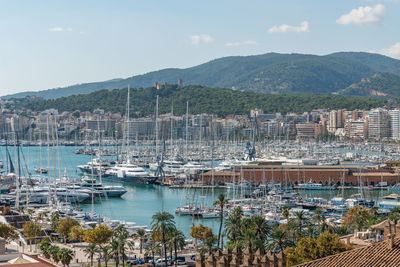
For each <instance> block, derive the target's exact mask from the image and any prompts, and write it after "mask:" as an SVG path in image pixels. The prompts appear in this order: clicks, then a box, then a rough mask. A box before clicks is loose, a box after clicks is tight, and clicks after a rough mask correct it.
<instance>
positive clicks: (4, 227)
mask: <svg viewBox="0 0 400 267" xmlns="http://www.w3.org/2000/svg"><path fill="white" fill-rule="evenodd" d="M0 237H2V238H4V239H5V240H6V241H7V242H10V241H11V240H16V239H18V233H17V231H15V228H14V227H13V226H11V225H8V224H5V223H2V222H0Z"/></svg>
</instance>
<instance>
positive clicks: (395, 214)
mask: <svg viewBox="0 0 400 267" xmlns="http://www.w3.org/2000/svg"><path fill="white" fill-rule="evenodd" d="M389 220H391V221H393V222H394V225H397V223H398V222H399V220H400V207H394V208H393V209H391V210H390V212H389ZM396 228H397V227H394V235H395V236H396Z"/></svg>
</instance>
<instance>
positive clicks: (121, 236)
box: [114, 225, 133, 267]
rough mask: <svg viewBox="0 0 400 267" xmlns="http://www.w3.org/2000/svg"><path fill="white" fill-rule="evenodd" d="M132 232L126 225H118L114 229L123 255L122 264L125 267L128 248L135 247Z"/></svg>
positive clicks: (115, 237)
mask: <svg viewBox="0 0 400 267" xmlns="http://www.w3.org/2000/svg"><path fill="white" fill-rule="evenodd" d="M130 237H131V236H130V234H129V232H128V230H127V229H126V227H125V226H124V225H120V226H118V227H117V228H116V229H115V230H114V239H115V240H116V241H117V242H118V249H119V254H120V256H122V266H123V267H125V258H126V250H127V249H128V248H133V242H132V241H131V240H130Z"/></svg>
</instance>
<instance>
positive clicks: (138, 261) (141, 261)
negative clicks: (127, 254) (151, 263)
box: [133, 258, 144, 265]
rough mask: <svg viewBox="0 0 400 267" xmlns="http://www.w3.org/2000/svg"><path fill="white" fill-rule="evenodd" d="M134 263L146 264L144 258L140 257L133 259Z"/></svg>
mask: <svg viewBox="0 0 400 267" xmlns="http://www.w3.org/2000/svg"><path fill="white" fill-rule="evenodd" d="M133 264H134V265H136V264H144V260H142V259H139V258H138V259H136V260H134V261H133Z"/></svg>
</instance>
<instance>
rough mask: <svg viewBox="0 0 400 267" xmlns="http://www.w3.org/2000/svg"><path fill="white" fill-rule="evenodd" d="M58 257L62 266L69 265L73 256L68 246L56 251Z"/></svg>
mask: <svg viewBox="0 0 400 267" xmlns="http://www.w3.org/2000/svg"><path fill="white" fill-rule="evenodd" d="M58 258H59V259H60V261H61V263H62V264H63V266H65V265H67V266H69V264H70V263H71V261H72V259H73V258H74V252H73V251H72V250H70V249H68V248H61V249H60V250H59V251H58Z"/></svg>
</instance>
